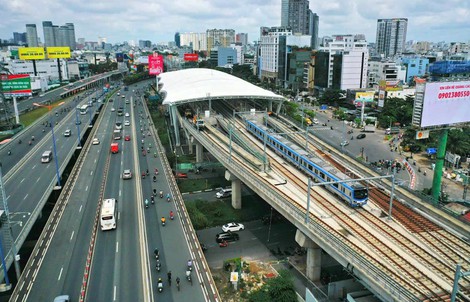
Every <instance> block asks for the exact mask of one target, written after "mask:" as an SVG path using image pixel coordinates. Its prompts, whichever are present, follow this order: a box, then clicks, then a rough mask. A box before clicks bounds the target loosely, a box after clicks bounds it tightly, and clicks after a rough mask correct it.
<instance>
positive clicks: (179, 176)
mask: <svg viewBox="0 0 470 302" xmlns="http://www.w3.org/2000/svg"><path fill="white" fill-rule="evenodd" d="M175 178H188V174H186V173H182V172H178V173H175Z"/></svg>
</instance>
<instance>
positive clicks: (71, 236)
mask: <svg viewBox="0 0 470 302" xmlns="http://www.w3.org/2000/svg"><path fill="white" fill-rule="evenodd" d="M74 233H75V231H72V235H70V241H72V238H73V234H74Z"/></svg>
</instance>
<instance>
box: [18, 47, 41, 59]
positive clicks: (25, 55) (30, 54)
mask: <svg viewBox="0 0 470 302" xmlns="http://www.w3.org/2000/svg"><path fill="white" fill-rule="evenodd" d="M18 54H19V56H20V60H43V59H45V58H46V54H45V52H44V48H42V47H20V48H18Z"/></svg>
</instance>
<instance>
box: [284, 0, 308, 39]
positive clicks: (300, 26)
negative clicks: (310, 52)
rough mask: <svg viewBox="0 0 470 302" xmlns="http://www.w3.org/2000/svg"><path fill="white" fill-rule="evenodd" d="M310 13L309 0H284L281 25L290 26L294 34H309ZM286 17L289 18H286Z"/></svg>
mask: <svg viewBox="0 0 470 302" xmlns="http://www.w3.org/2000/svg"><path fill="white" fill-rule="evenodd" d="M286 9H287V12H286V11H285V10H286ZM310 13H311V11H310V9H309V2H308V0H283V1H282V4H281V26H287V27H290V28H291V30H292V33H293V34H296V33H299V34H302V35H308V34H310V28H309V26H310ZM286 17H287V20H285V19H286Z"/></svg>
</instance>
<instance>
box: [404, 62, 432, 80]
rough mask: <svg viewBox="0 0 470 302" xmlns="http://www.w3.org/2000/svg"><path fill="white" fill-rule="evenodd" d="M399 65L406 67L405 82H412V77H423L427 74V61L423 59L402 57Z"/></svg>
mask: <svg viewBox="0 0 470 302" xmlns="http://www.w3.org/2000/svg"><path fill="white" fill-rule="evenodd" d="M401 63H402V64H403V65H404V66H405V67H406V76H405V81H406V83H408V84H411V83H412V82H413V79H414V77H423V76H424V75H425V74H426V73H428V69H429V59H428V58H424V57H403V58H401Z"/></svg>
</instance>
